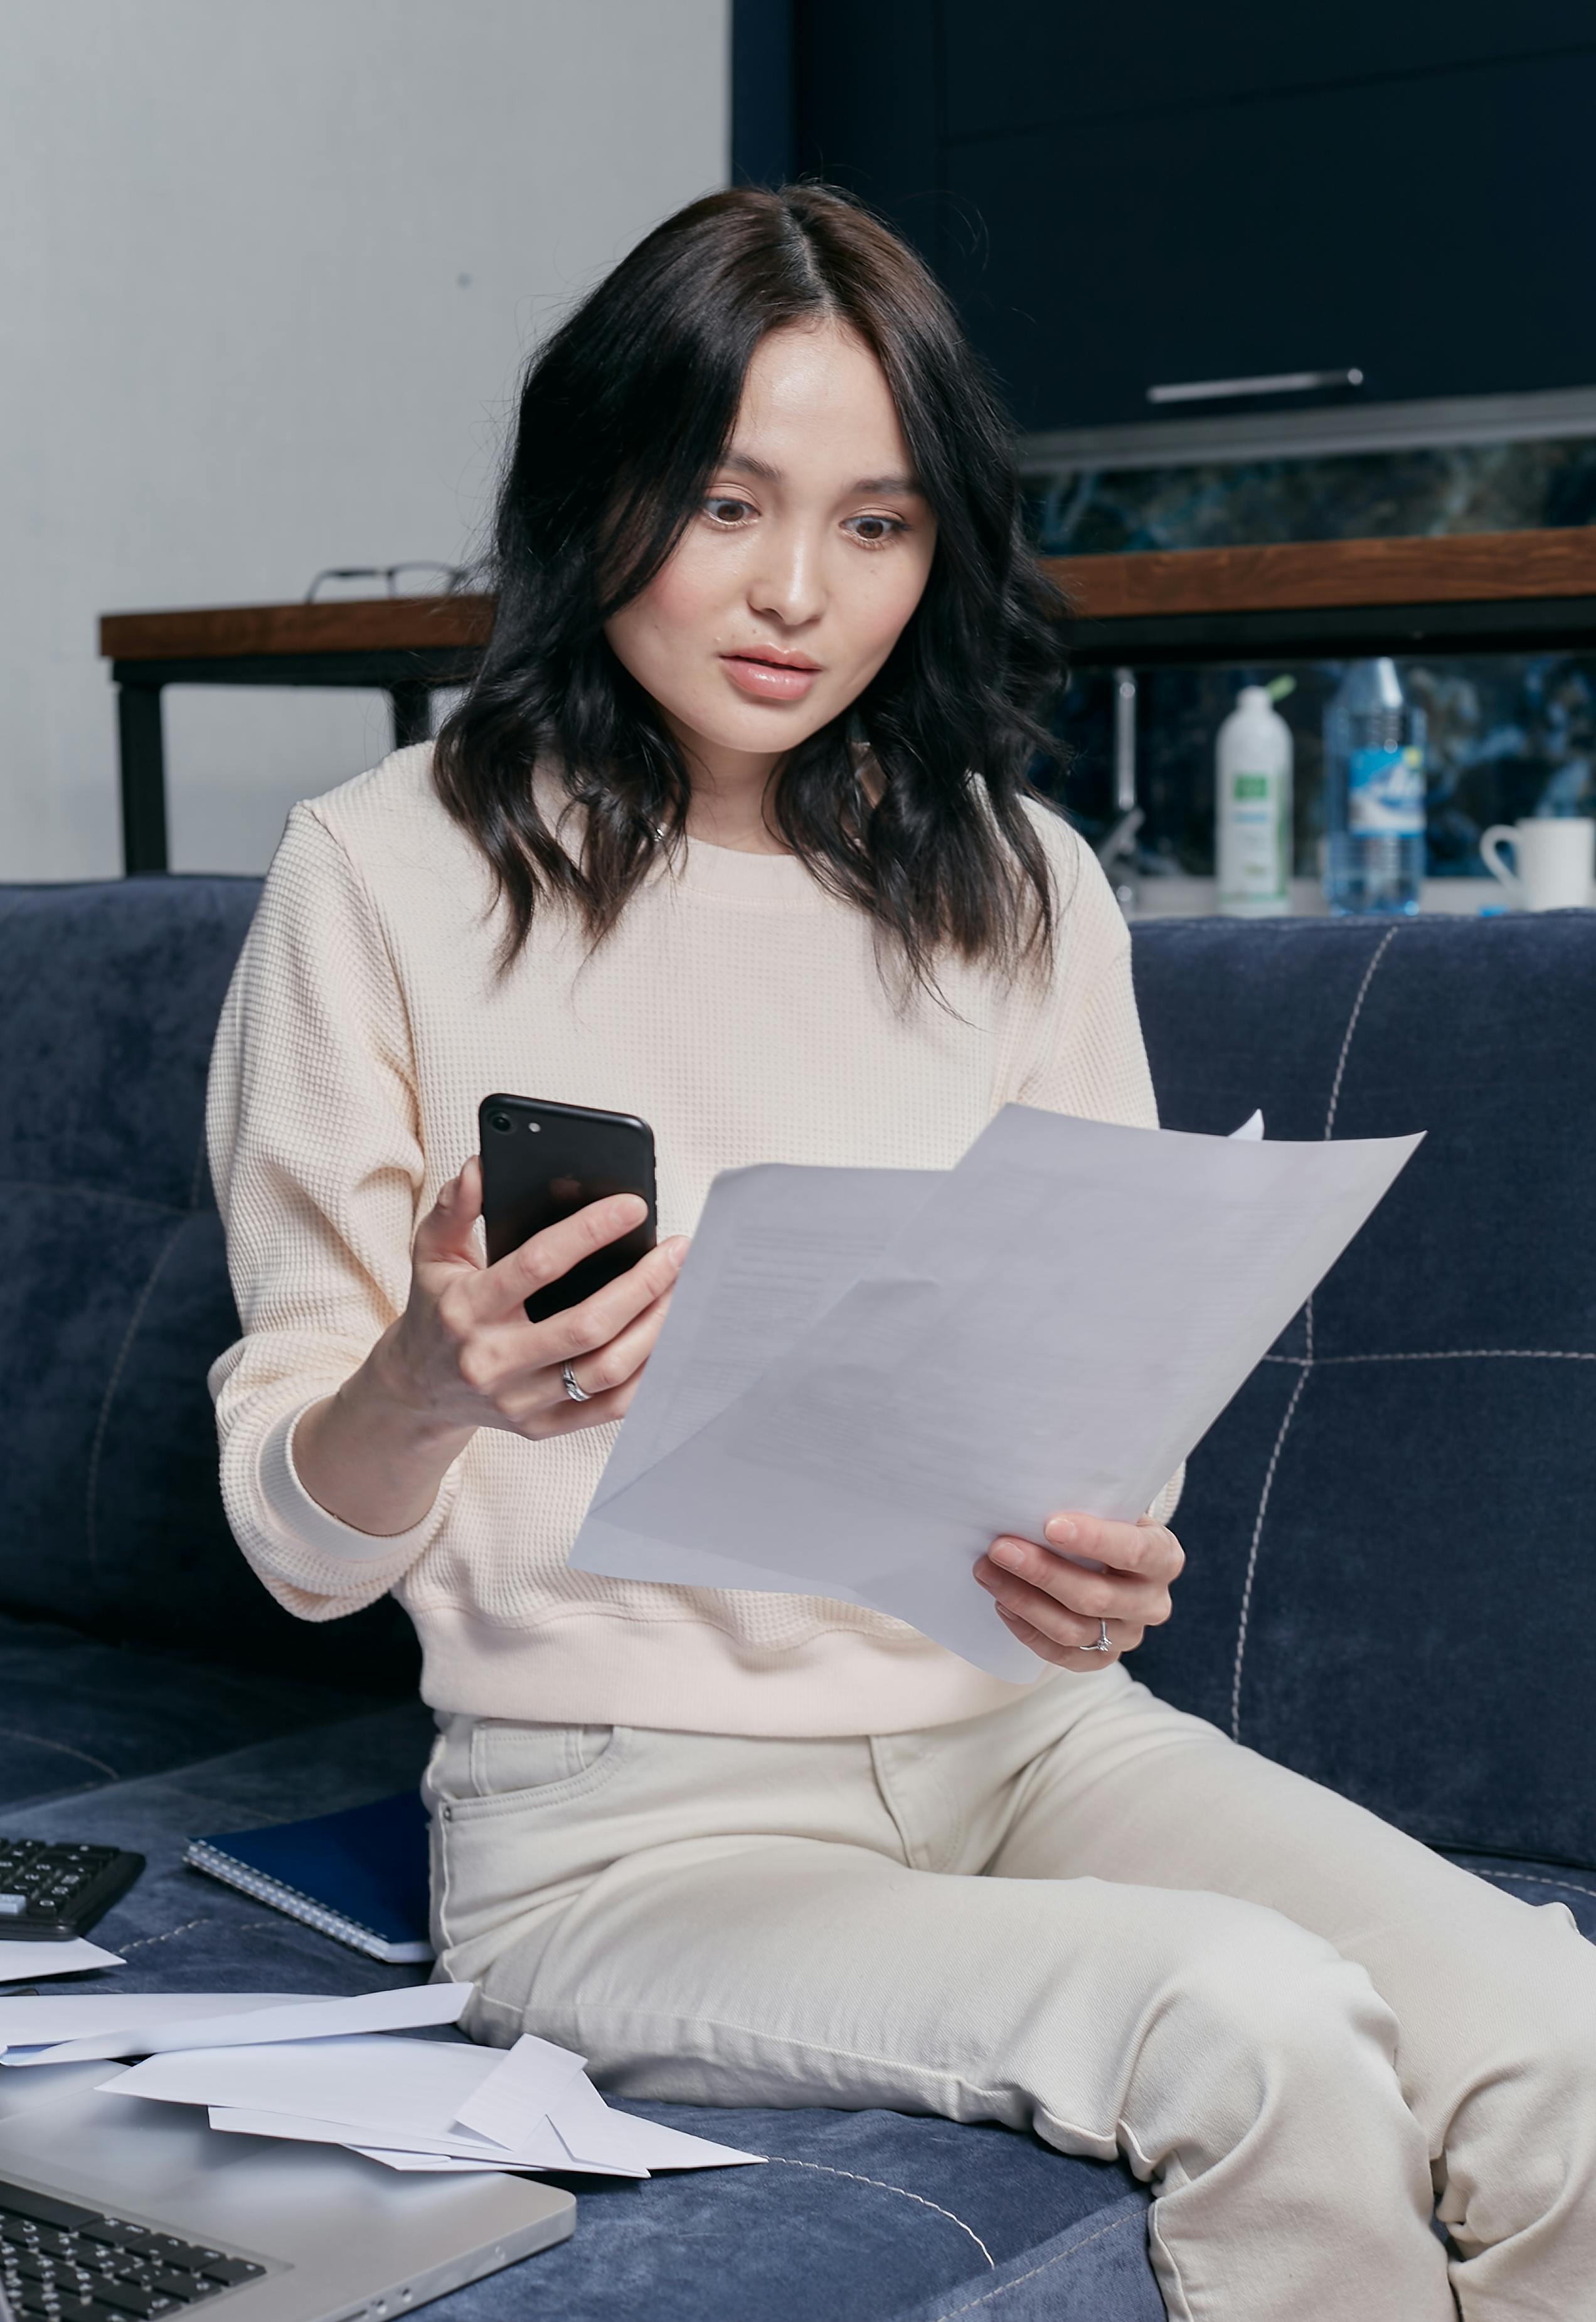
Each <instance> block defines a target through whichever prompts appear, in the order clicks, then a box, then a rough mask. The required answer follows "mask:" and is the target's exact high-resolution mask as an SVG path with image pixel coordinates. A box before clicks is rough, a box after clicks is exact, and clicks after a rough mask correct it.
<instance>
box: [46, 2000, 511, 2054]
mask: <svg viewBox="0 0 1596 2322" xmlns="http://www.w3.org/2000/svg"><path fill="white" fill-rule="evenodd" d="M471 1989H472V1987H471V1986H470V1984H469V1983H422V1984H413V1985H408V1986H406V1987H405V1988H402V1989H400V1990H397V1991H366V1992H361V1993H360V1994H358V1995H357V1996H356V1997H353V1998H350V1999H326V1998H321V1997H317V1996H316V1995H315V1994H314V1993H298V1992H278V1993H260V1992H251V1993H232V1992H209V1993H204V1994H195V1993H184V1994H179V1995H176V1996H175V1997H168V1998H162V1997H160V1995H159V1994H153V1993H146V1994H144V1995H142V1996H140V1995H138V1994H135V1993H130V1994H129V1995H128V1996H127V1997H125V1998H123V1999H122V2000H120V2001H119V2000H114V1999H112V1998H110V1997H102V1996H101V1995H99V1994H97V1993H96V1994H95V1995H94V1996H93V1997H89V1996H88V1995H87V1994H86V1995H85V1996H84V1997H82V1998H81V1999H80V2000H78V2003H77V2004H78V2007H79V2008H81V2009H85V2010H87V2009H89V2008H94V2007H98V2008H100V2009H103V2010H104V2011H105V2019H106V2020H105V2023H104V2025H103V2026H102V2025H96V2023H95V2022H94V2019H93V2018H92V2017H90V2018H89V2019H88V2022H87V2025H86V2028H85V2029H84V2030H83V2031H82V2032H80V2033H78V2034H77V2035H76V2036H73V2035H71V2034H68V2035H67V2036H66V2037H65V2038H63V2039H62V2040H60V2041H59V2043H58V2044H56V2045H54V2046H48V2047H41V2048H40V2047H36V2048H34V2049H33V2050H32V2052H31V2053H30V2054H28V2055H26V2056H18V2055H7V2056H5V2057H4V2058H0V2061H4V2062H5V2063H8V2064H23V2063H26V2064H74V2063H79V2062H82V2061H93V2060H96V2059H100V2058H109V2057H112V2056H158V2055H161V2054H164V2053H165V2052H168V2051H169V2050H171V2049H178V2048H185V2049H187V2048H235V2047H245V2046H253V2045H255V2044H256V2043H259V2042H263V2041H272V2042H275V2041H287V2040H330V2039H337V2038H341V2037H343V2036H346V2035H347V2034H350V2033H354V2032H395V2031H400V2030H405V2029H412V2028H414V2027H415V2026H417V2025H424V2024H457V2023H458V2022H459V2021H460V2018H461V2015H462V2014H463V2013H464V2010H465V2005H466V2002H467V2000H468V1999H469V1998H470V1996H471ZM71 2005H72V2003H71V2001H70V2000H60V1999H52V1998H50V1997H45V1996H42V1995H41V1997H39V1998H37V1999H31V2000H30V1999H13V2000H6V1999H4V1998H0V2033H3V2034H5V2035H6V2036H7V2038H8V2039H10V2040H12V2041H14V2042H15V2043H23V2042H24V2041H26V2042H36V2041H38V2040H39V2039H40V2037H41V2029H40V2027H41V2025H44V2024H48V2023H49V2022H50V2020H51V2018H52V2016H54V2015H59V2016H60V2017H61V2018H62V2019H63V2020H68V2018H67V2011H68V2009H69V2008H70V2007H71ZM30 2008H36V2009H39V2010H40V2011H41V2015H40V2016H38V2017H37V2018H36V2019H35V2021H34V2025H33V2028H32V2029H30V2028H29V2018H28V2016H27V2014H26V2011H27V2010H28V2009H30ZM113 2019H114V2020H113ZM44 2036H46V2037H48V2034H45V2035H44Z"/></svg>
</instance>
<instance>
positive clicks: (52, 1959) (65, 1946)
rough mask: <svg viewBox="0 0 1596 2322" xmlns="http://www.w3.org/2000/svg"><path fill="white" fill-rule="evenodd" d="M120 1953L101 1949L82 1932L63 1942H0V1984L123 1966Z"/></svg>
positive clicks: (37, 1981) (124, 1962)
mask: <svg viewBox="0 0 1596 2322" xmlns="http://www.w3.org/2000/svg"><path fill="white" fill-rule="evenodd" d="M126 1964H127V1962H126V1961H125V1960H124V1959H123V1956H122V1954H121V1952H105V1951H102V1950H101V1949H100V1946H99V1945H98V1943H90V1942H89V1940H88V1938H87V1936H86V1935H74V1936H72V1937H71V1938H70V1939H69V1940H68V1942H66V1943H15V1942H12V1941H9V1940H8V1941H6V1942H4V1943H0V1983H41V1982H42V1981H43V1980H44V1979H45V1978H46V1976H51V1975H81V1974H82V1972H83V1970H84V1969H85V1968H86V1967H125V1966H126Z"/></svg>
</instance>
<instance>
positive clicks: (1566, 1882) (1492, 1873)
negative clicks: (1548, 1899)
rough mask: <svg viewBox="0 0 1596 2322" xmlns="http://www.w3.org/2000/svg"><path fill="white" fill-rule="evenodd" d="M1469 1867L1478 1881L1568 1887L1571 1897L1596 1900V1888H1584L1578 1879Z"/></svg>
mask: <svg viewBox="0 0 1596 2322" xmlns="http://www.w3.org/2000/svg"><path fill="white" fill-rule="evenodd" d="M1468 1867H1469V1869H1471V1870H1473V1873H1474V1876H1475V1878H1476V1879H1500V1880H1502V1881H1503V1882H1504V1883H1505V1882H1506V1881H1507V1880H1509V1879H1517V1880H1518V1884H1519V1885H1520V1886H1523V1887H1566V1888H1567V1889H1568V1891H1569V1893H1570V1894H1571V1895H1589V1896H1591V1897H1592V1898H1593V1899H1596V1887H1582V1886H1581V1885H1580V1884H1579V1882H1578V1880H1577V1879H1548V1878H1546V1875H1545V1873H1544V1872H1542V1871H1538V1870H1479V1869H1475V1867H1474V1865H1473V1863H1472V1862H1471V1863H1470V1864H1469V1866H1468Z"/></svg>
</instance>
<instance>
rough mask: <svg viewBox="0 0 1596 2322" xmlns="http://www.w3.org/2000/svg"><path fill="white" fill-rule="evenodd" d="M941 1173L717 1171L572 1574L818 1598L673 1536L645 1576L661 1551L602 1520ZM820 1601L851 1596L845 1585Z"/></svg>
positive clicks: (870, 1253)
mask: <svg viewBox="0 0 1596 2322" xmlns="http://www.w3.org/2000/svg"><path fill="white" fill-rule="evenodd" d="M942 1174H943V1173H942V1172H941V1171H940V1170H935V1169H811V1168H804V1167H801V1166H793V1165H790V1164H788V1163H784V1162H767V1163H762V1164H761V1165H760V1166H756V1167H754V1168H751V1169H728V1170H724V1171H723V1172H722V1173H721V1175H719V1176H718V1177H716V1180H715V1184H714V1185H713V1187H712V1188H711V1191H710V1196H709V1200H708V1202H707V1205H706V1207H705V1209H704V1211H703V1214H702V1215H701V1217H700V1218H699V1220H698V1228H697V1230H696V1231H695V1233H694V1235H693V1248H692V1257H691V1263H690V1264H689V1266H686V1267H685V1268H684V1269H683V1271H682V1274H681V1276H680V1278H679V1281H678V1283H677V1285H676V1288H675V1290H674V1291H673V1292H672V1293H671V1299H670V1320H669V1322H668V1324H667V1326H666V1332H665V1334H663V1335H662V1336H661V1339H660V1342H659V1344H658V1345H657V1346H656V1348H655V1349H654V1352H653V1354H652V1356H651V1357H650V1358H649V1361H648V1364H647V1366H646V1367H645V1369H644V1371H643V1376H642V1378H641V1379H640V1380H639V1381H638V1385H637V1392H636V1394H634V1397H633V1400H632V1407H631V1409H630V1410H629V1411H628V1412H627V1413H626V1417H625V1423H624V1424H623V1426H622V1428H621V1431H620V1434H619V1435H618V1436H617V1437H616V1442H615V1446H614V1448H613V1449H612V1450H611V1452H610V1455H609V1458H608V1459H607V1461H606V1464H605V1469H604V1474H603V1476H602V1478H601V1480H600V1482H599V1486H598V1489H597V1493H596V1494H595V1495H594V1499H593V1504H592V1506H591V1508H590V1509H589V1511H588V1516H587V1519H586V1521H585V1522H584V1523H583V1525H582V1528H581V1531H580V1532H579V1535H578V1538H577V1541H576V1544H575V1547H574V1548H573V1550H572V1551H571V1556H570V1562H571V1563H572V1564H573V1565H574V1566H576V1567H577V1568H579V1570H582V1571H588V1572H610V1573H626V1572H630V1571H632V1569H633V1566H634V1563H635V1564H637V1565H638V1566H639V1570H638V1571H637V1573H636V1576H635V1577H639V1578H645V1579H670V1580H675V1581H679V1582H683V1583H686V1584H687V1585H689V1586H694V1587H699V1588H760V1589H766V1590H770V1589H793V1590H796V1591H797V1592H798V1593H799V1594H800V1595H812V1594H813V1593H814V1582H813V1581H812V1579H810V1578H808V1577H806V1576H805V1575H804V1574H803V1573H802V1572H798V1573H795V1574H792V1575H783V1574H781V1573H780V1572H773V1571H771V1569H770V1568H769V1564H768V1560H767V1559H759V1560H758V1561H752V1560H744V1559H743V1558H742V1557H741V1556H739V1555H725V1554H714V1555H712V1554H707V1553H705V1552H703V1551H701V1550H699V1549H698V1547H697V1545H696V1544H694V1543H691V1542H688V1541H682V1540H679V1541H677V1542H676V1543H674V1546H673V1550H672V1558H671V1568H670V1572H669V1573H666V1572H664V1571H662V1570H658V1569H655V1567H657V1566H658V1563H659V1558H660V1543H659V1542H658V1541H657V1540H651V1539H649V1538H647V1537H646V1536H642V1535H639V1534H636V1533H634V1532H633V1531H630V1530H629V1529H628V1527H627V1526H626V1525H625V1524H624V1523H620V1522H616V1521H615V1520H614V1518H613V1517H612V1515H611V1513H610V1512H611V1509H612V1507H613V1504H614V1503H615V1502H616V1500H617V1499H618V1498H619V1497H620V1495H622V1494H623V1493H624V1492H625V1490H626V1489H627V1487H628V1486H630V1485H632V1484H634V1483H636V1482H638V1481H639V1480H640V1479H642V1478H643V1477H644V1476H647V1475H648V1473H649V1471H650V1470H651V1469H652V1467H654V1466H655V1465H656V1464H657V1463H658V1462H659V1461H660V1460H661V1459H662V1458H664V1457H665V1456H666V1454H667V1453H668V1452H670V1451H674V1450H675V1449H677V1447H678V1446H679V1445H680V1444H682V1443H685V1442H687V1441H688V1440H689V1438H691V1437H692V1436H694V1435H696V1434H697V1433H698V1431H699V1429H700V1428H702V1427H705V1426H707V1424H708V1422H710V1421H711V1420H713V1419H716V1418H717V1417H718V1416H719V1415H720V1413H721V1412H723V1411H725V1410H726V1409H727V1408H728V1406H730V1405H731V1404H733V1403H735V1402H736V1400H737V1397H738V1396H739V1395H740V1394H742V1393H743V1390H744V1389H745V1388H746V1387H747V1386H748V1385H750V1384H751V1382H752V1380H753V1379H755V1378H756V1377H757V1376H759V1374H760V1372H761V1371H762V1370H763V1369H764V1368H766V1367H767V1366H768V1365H769V1364H770V1363H771V1361H773V1360H774V1358H776V1356H777V1355H779V1354H781V1353H784V1352H785V1351H786V1349H787V1348H789V1347H791V1346H793V1345H796V1344H797V1342H798V1340H799V1339H801V1338H802V1336H803V1334H804V1332H805V1331H806V1330H808V1329H809V1328H810V1327H811V1325H812V1324H813V1323H815V1322H816V1321H818V1319H819V1317H820V1316H821V1315H822V1314H823V1313H824V1312H825V1310H826V1308H827V1307H828V1306H830V1305H831V1304H832V1303H834V1301H835V1300H836V1299H837V1298H839V1297H841V1295H842V1294H843V1293H844V1291H845V1290H846V1289H847V1288H848V1287H849V1286H850V1284H853V1282H855V1281H857V1280H858V1278H859V1276H860V1275H861V1273H862V1271H863V1270H864V1268H865V1267H867V1266H869V1265H870V1264H871V1261H872V1260H873V1259H875V1258H877V1257H879V1256H880V1253H881V1251H882V1249H883V1248H885V1247H886V1245H887V1243H888V1242H889V1240H890V1239H891V1238H892V1235H893V1234H894V1232H895V1231H896V1230H897V1229H898V1226H899V1225H900V1224H901V1223H902V1222H903V1220H906V1219H907V1218H909V1217H912V1216H913V1214H914V1213H915V1211H916V1210H917V1208H918V1207H919V1205H920V1204H921V1203H922V1202H925V1201H926V1200H927V1199H928V1198H929V1196H930V1194H931V1193H932V1192H933V1191H934V1190H935V1187H936V1186H937V1185H938V1184H940V1183H941V1181H942ZM667 1339H668V1340H669V1350H668V1351H667ZM606 1558H607V1559H611V1560H609V1561H606V1560H605V1559H606ZM643 1567H647V1568H648V1569H646V1570H645V1569H642V1568H643ZM827 1594H828V1595H832V1596H835V1597H841V1598H843V1599H844V1601H849V1602H852V1601H855V1600H853V1594H852V1591H851V1590H850V1589H849V1588H848V1587H847V1586H846V1585H845V1584H844V1583H838V1584H837V1585H835V1586H832V1587H830V1588H828V1590H827Z"/></svg>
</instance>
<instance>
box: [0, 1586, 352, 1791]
mask: <svg viewBox="0 0 1596 2322" xmlns="http://www.w3.org/2000/svg"><path fill="white" fill-rule="evenodd" d="M378 1698H379V1696H375V1695H371V1694H364V1693H360V1692H359V1691H357V1690H355V1689H354V1688H352V1687H351V1688H349V1689H347V1690H343V1689H340V1688H338V1687H333V1686H330V1685H326V1684H322V1683H318V1682H315V1681H314V1680H307V1679H305V1678H291V1677H283V1676H279V1675H277V1674H274V1673H273V1672H271V1671H269V1670H260V1669H245V1668H230V1667H227V1666H225V1665H223V1664H207V1663H205V1661H203V1660H199V1659H192V1658H190V1659H185V1658H183V1657H182V1656H180V1655H178V1654H175V1653H158V1652H153V1651H150V1650H140V1649H138V1648H135V1647H128V1646H121V1645H112V1644H105V1643H103V1642H102V1641H99V1640H98V1639H96V1638H91V1637H86V1636H84V1635H83V1634H82V1633H81V1632H79V1631H78V1630H76V1629H68V1628H66V1627H65V1626H63V1625H62V1624H61V1623H58V1622H50V1621H19V1620H15V1619H13V1618H11V1617H9V1616H8V1615H6V1614H0V1828H5V1827H9V1824H10V1820H11V1817H12V1815H13V1812H14V1809H16V1808H17V1807H19V1806H22V1805H30V1804H36V1803H38V1802H40V1801H42V1800H43V1799H46V1798H52V1797H59V1796H78V1795H80V1794H81V1793H82V1792H84V1791H86V1790H94V1789H99V1788H101V1787H103V1786H104V1785H105V1783H107V1782H116V1781H127V1780H131V1779H132V1778H136V1777H138V1776H141V1775H144V1774H153V1773H159V1772H160V1771H162V1770H163V1769H166V1768H169V1767H174V1766H182V1765H187V1764H188V1763H189V1762H190V1761H192V1760H196V1759H200V1758H208V1757H211V1756H213V1755H215V1754H216V1753H218V1752H219V1751H226V1750H236V1749H242V1748H244V1747H245V1746H246V1745H247V1744H249V1743H251V1742H264V1741H267V1740H269V1739H270V1738H271V1737H272V1736H273V1735H275V1734H278V1733H289V1732H295V1731H296V1730H302V1729H304V1728H306V1727H310V1726H315V1725H321V1724H324V1723H326V1721H327V1720H328V1719H329V1718H337V1717H352V1716H356V1715H358V1714H361V1713H362V1712H369V1711H370V1710H371V1709H373V1708H375V1707H376V1706H377V1705H378Z"/></svg>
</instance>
